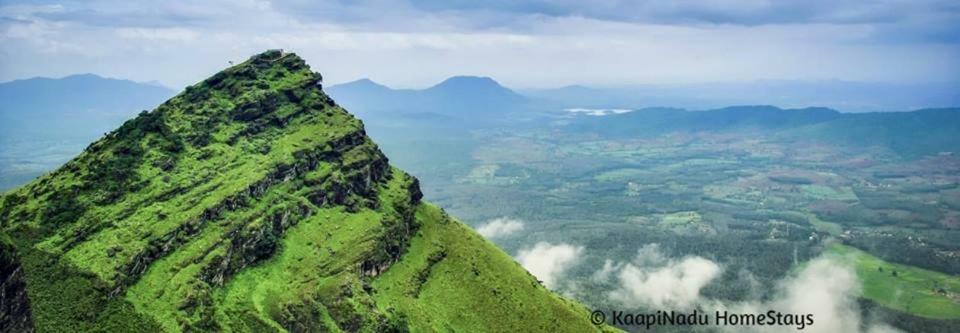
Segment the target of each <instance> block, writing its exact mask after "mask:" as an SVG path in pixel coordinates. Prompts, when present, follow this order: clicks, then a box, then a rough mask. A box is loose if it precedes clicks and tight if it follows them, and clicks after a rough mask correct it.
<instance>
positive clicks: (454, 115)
mask: <svg viewBox="0 0 960 333" xmlns="http://www.w3.org/2000/svg"><path fill="white" fill-rule="evenodd" d="M327 90H328V91H329V93H330V95H331V96H332V97H333V98H334V99H336V100H337V101H338V102H339V103H340V104H342V105H344V106H346V107H347V108H348V109H350V110H354V112H356V113H357V114H359V115H361V116H373V117H375V118H373V119H371V120H374V121H375V120H376V119H380V118H382V117H391V118H392V117H402V118H418V119H424V118H440V119H446V118H451V119H460V120H471V121H474V120H488V119H489V118H490V117H492V116H498V115H503V114H506V113H510V112H514V111H519V110H521V109H523V108H524V107H525V106H526V105H527V102H528V100H527V98H525V97H523V96H521V95H520V94H518V93H516V92H514V91H512V90H510V89H508V88H506V87H504V86H502V85H500V83H498V82H497V81H494V80H493V79H491V78H488V77H477V76H454V77H451V78H448V79H446V80H444V81H443V82H440V83H438V84H436V85H434V86H432V87H429V88H426V89H392V88H389V87H387V86H384V85H381V84H379V83H376V82H373V81H371V80H369V79H361V80H357V81H353V82H348V83H344V84H339V85H334V86H331V87H330V88H328V89H327Z"/></svg>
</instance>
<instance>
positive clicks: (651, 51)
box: [0, 0, 960, 88]
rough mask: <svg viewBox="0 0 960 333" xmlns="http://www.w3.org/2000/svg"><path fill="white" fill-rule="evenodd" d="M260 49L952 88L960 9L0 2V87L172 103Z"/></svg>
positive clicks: (390, 69) (330, 63) (711, 78)
mask: <svg viewBox="0 0 960 333" xmlns="http://www.w3.org/2000/svg"><path fill="white" fill-rule="evenodd" d="M269 48H283V49H285V50H289V51H294V52H296V53H298V54H300V55H301V56H303V57H304V58H306V60H307V62H308V63H309V64H310V65H311V66H312V67H313V69H314V70H316V71H319V72H321V73H323V74H324V77H325V78H326V82H327V83H328V84H330V83H339V82H345V81H351V80H355V79H359V78H364V77H369V78H371V79H373V80H375V81H378V82H381V83H385V84H388V85H391V86H394V87H423V86H427V85H430V84H433V83H436V82H437V81H440V80H442V79H443V78H446V77H448V76H451V75H460V74H466V75H484V76H491V77H494V78H496V79H497V80H499V81H501V82H502V83H504V84H506V85H508V86H511V87H518V88H532V87H558V86H563V85H569V84H586V85H624V84H647V83H689V82H717V81H749V80H766V79H775V80H834V79H839V80H851V81H870V82H895V83H907V82H909V83H917V82H939V81H954V80H957V79H958V78H960V75H958V74H960V1H956V0H880V1H849V0H671V1H617V0H599V1H579V0H553V1H550V0H539V1H533V0H531V1H506V0H493V1H476V2H474V1H458V0H432V1H400V0H398V1H390V0H371V1H307V0H293V1H256V0H215V1H202V2H200V1H183V0H167V1H131V0H99V1H98V0H88V1H17V0H0V81H8V80H12V79H19V78H27V77H34V76H48V77H59V76H64V75H69V74H75V73H95V74H100V75H104V76H109V77H117V78H126V79H132V80H137V81H153V80H156V81H159V82H161V83H162V84H164V85H168V86H171V87H176V88H180V87H183V86H184V85H187V84H192V83H194V82H196V81H198V80H201V79H203V78H205V77H207V76H208V75H210V74H212V73H214V72H216V71H218V70H219V69H221V68H223V67H225V66H227V62H228V61H230V60H232V61H240V60H243V59H246V58H247V57H249V56H250V55H252V54H254V53H257V52H260V51H263V50H265V49H269Z"/></svg>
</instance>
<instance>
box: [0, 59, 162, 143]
mask: <svg viewBox="0 0 960 333" xmlns="http://www.w3.org/2000/svg"><path fill="white" fill-rule="evenodd" d="M173 93H174V92H173V91H172V90H170V89H168V88H165V87H162V86H159V85H155V84H145V83H137V82H133V81H128V80H118V79H109V78H103V77H100V76H97V75H94V74H80V75H71V76H67V77H64V78H60V79H51V78H32V79H25V80H16V81H10V82H5V83H0V101H2V102H0V133H2V134H0V137H4V138H7V139H11V136H12V137H13V138H16V137H18V136H20V135H28V134H31V133H44V134H55V135H57V136H74V135H78V136H80V137H91V135H92V136H94V137H95V136H96V135H99V134H103V131H106V130H109V129H112V128H114V127H116V126H118V125H119V124H120V122H122V121H123V120H126V119H129V118H131V117H132V116H133V115H136V114H137V113H138V112H140V111H141V110H144V109H150V108H153V107H155V106H156V105H157V104H159V103H160V102H162V101H164V100H165V99H167V98H169V97H171V96H173ZM94 129H95V130H96V131H94Z"/></svg>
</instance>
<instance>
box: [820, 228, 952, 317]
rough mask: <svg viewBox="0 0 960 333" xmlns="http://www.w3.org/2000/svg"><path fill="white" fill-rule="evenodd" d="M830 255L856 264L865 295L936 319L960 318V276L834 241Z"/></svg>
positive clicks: (881, 302) (893, 306) (878, 301)
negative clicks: (897, 262)
mask: <svg viewBox="0 0 960 333" xmlns="http://www.w3.org/2000/svg"><path fill="white" fill-rule="evenodd" d="M827 253H830V254H834V255H838V256H840V257H842V258H844V259H846V260H848V261H850V262H851V263H852V264H853V267H854V268H855V270H856V272H857V276H858V277H859V278H860V281H861V283H862V284H863V297H865V298H867V299H869V300H871V301H874V302H876V303H878V304H881V305H883V306H886V307H889V308H892V309H896V310H899V311H904V312H907V313H910V314H913V315H917V316H920V317H924V318H932V319H960V304H958V303H957V302H956V301H954V299H956V298H958V297H960V278H958V277H956V276H950V275H947V274H943V273H940V272H934V271H930V270H926V269H922V268H917V267H913V266H907V265H901V264H895V263H890V262H886V261H884V260H882V259H880V258H877V257H874V256H872V255H870V254H869V253H866V252H863V251H860V250H857V249H855V248H852V247H849V246H844V245H840V244H834V245H832V246H831V247H830V248H828V252H827Z"/></svg>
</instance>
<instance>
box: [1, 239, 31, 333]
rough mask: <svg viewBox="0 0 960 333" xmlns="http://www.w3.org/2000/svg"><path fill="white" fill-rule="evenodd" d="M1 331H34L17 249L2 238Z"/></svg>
mask: <svg viewBox="0 0 960 333" xmlns="http://www.w3.org/2000/svg"><path fill="white" fill-rule="evenodd" d="M0 331H3V332H33V319H32V316H31V313H30V300H29V299H28V298H27V284H26V281H25V279H24V274H23V267H22V266H21V265H20V262H19V261H18V260H17V253H16V249H14V247H13V246H12V245H10V244H8V243H6V242H5V241H4V240H2V239H0Z"/></svg>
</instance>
